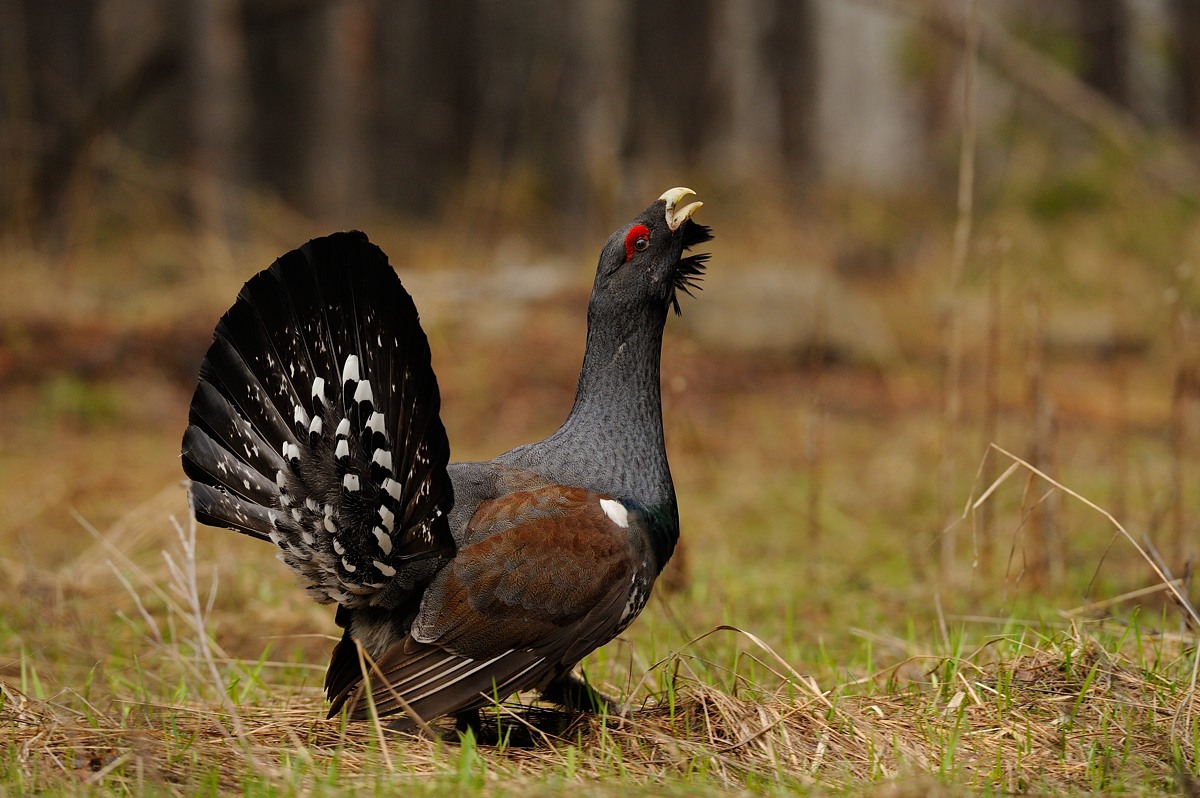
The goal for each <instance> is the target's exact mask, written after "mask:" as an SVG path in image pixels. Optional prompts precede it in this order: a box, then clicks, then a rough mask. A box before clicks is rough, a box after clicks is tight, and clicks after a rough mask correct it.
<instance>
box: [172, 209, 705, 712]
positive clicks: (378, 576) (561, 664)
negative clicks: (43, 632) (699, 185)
mask: <svg viewBox="0 0 1200 798" xmlns="http://www.w3.org/2000/svg"><path fill="white" fill-rule="evenodd" d="M693 193H694V192H692V191H691V190H689V189H684V188H675V189H671V190H670V191H668V192H666V193H665V194H663V195H662V197H660V198H659V199H658V201H656V202H655V203H654V204H652V205H651V206H650V207H649V208H647V209H646V210H645V211H643V212H642V213H641V214H639V215H638V216H637V217H635V218H634V219H633V220H632V221H630V222H629V223H628V224H626V225H624V226H623V227H621V228H620V229H619V230H617V231H616V232H615V233H613V235H612V236H611V237H610V238H609V240H608V242H607V243H606V244H605V245H604V249H603V250H602V251H601V253H600V263H599V268H598V269H597V272H596V281H595V285H594V287H593V289H592V296H591V300H590V302H589V304H588V332H587V349H586V353H585V355H584V361H583V368H582V370H581V372H580V375H579V386H578V391H577V393H576V396H575V404H574V406H573V407H572V408H571V412H570V414H569V415H568V416H567V419H566V421H565V422H563V424H562V426H561V427H559V429H558V431H556V432H555V433H554V434H553V435H551V436H550V437H548V438H546V439H545V440H544V441H541V442H539V443H533V444H529V445H526V446H521V447H518V448H516V449H513V450H512V451H509V452H506V453H504V454H502V455H500V456H499V457H497V458H496V459H494V460H491V461H488V462H474V463H450V462H449V459H450V449H449V445H448V444H447V441H446V432H445V429H444V428H443V426H442V422H441V420H440V418H439V402H440V400H439V394H438V386H437V379H436V377H435V376H434V373H433V370H432V368H431V366H430V355H429V345H428V343H427V341H426V338H425V334H424V332H422V330H421V327H420V324H419V321H418V317H417V311H416V308H415V307H414V305H413V301H412V299H411V298H410V297H409V295H408V293H407V292H406V291H405V290H404V288H403V286H402V285H401V284H400V280H399V279H398V278H397V277H396V274H395V272H394V271H393V270H392V268H391V266H390V265H389V264H388V261H387V258H386V256H385V255H384V254H383V252H381V251H380V250H379V249H378V248H377V247H375V246H374V245H372V244H371V243H370V242H369V241H368V240H367V238H366V236H364V235H363V234H362V233H357V232H353V233H338V234H335V235H332V236H328V237H326V238H318V239H315V240H313V241H310V242H309V243H307V244H306V245H304V246H303V247H301V248H300V249H298V250H295V251H293V252H289V253H288V254H287V255H284V256H283V257H282V258H280V259H279V260H277V261H276V262H275V263H274V264H272V266H271V267H270V268H269V269H267V270H266V271H263V272H261V273H259V274H258V275H256V276H255V277H253V278H252V279H251V280H250V281H249V282H248V283H246V285H245V286H244V287H243V288H242V291H241V293H240V294H239V295H238V299H237V302H236V303H235V304H234V305H233V307H231V308H230V309H229V311H228V312H227V313H226V314H225V315H224V316H223V317H222V318H221V320H220V322H219V323H218V324H217V328H216V331H215V333H214V340H213V343H212V346H211V347H210V348H209V350H208V353H207V354H206V356H205V359H204V362H203V364H202V366H201V369H200V381H199V385H198V386H197V388H196V392H195V395H194V396H193V398H192V405H191V412H190V415H189V426H188V428H187V432H186V433H185V434H184V438H183V467H184V471H185V472H186V473H187V475H188V477H190V478H191V480H192V482H191V498H192V503H193V507H194V510H195V513H196V518H197V519H198V520H199V521H201V522H203V523H205V524H211V525H213V526H221V527H228V528H230V529H234V530H237V531H239V532H243V533H245V534H248V535H251V536H253V537H257V538H261V539H263V540H269V541H271V542H273V543H274V544H275V545H276V546H277V547H278V549H279V552H278V554H277V556H278V558H279V559H280V560H282V561H283V562H284V563H285V564H287V565H288V567H290V568H291V569H292V570H293V571H295V573H296V574H297V575H298V576H299V578H300V581H301V583H302V584H303V585H304V588H305V589H306V590H307V591H308V592H309V594H310V595H311V596H312V597H313V598H315V599H316V600H317V601H319V602H322V603H335V604H337V605H338V607H337V623H338V624H339V625H340V626H342V627H343V628H344V629H345V633H344V635H343V638H342V641H341V642H340V643H338V645H337V647H336V648H335V649H334V651H333V657H332V661H331V662H330V665H329V671H328V674H327V676H326V679H325V689H326V692H327V694H328V696H329V699H330V701H331V702H332V706H331V708H330V715H333V714H335V713H337V712H339V711H340V710H341V709H342V708H343V707H346V708H347V711H348V713H349V715H350V717H352V718H359V719H361V718H365V717H367V715H368V714H369V712H370V706H371V705H372V704H373V706H374V708H375V711H377V712H378V713H380V714H390V713H395V712H400V711H404V712H407V713H409V715H408V716H405V718H403V719H401V721H400V722H399V725H401V726H404V725H405V724H408V725H411V723H412V718H411V715H412V714H415V715H416V716H418V717H420V718H422V719H425V720H429V719H432V718H436V717H438V716H441V715H446V714H454V715H456V716H458V717H459V718H460V720H461V719H467V718H470V717H471V716H472V713H474V712H475V711H476V710H477V709H478V708H480V707H482V706H484V705H486V704H489V703H491V702H494V701H495V700H497V699H503V698H504V697H506V696H509V695H511V694H513V693H515V692H518V691H523V690H538V691H541V692H542V694H543V697H545V698H547V699H549V700H551V701H554V702H557V703H560V704H563V705H567V706H573V707H586V706H590V705H594V704H596V703H597V702H600V701H602V699H601V698H600V697H599V696H598V695H597V694H595V693H593V692H591V691H590V690H589V689H588V688H587V687H586V685H584V684H583V682H582V681H581V680H579V679H578V677H575V676H574V675H573V674H572V668H573V667H574V666H575V665H576V664H577V663H578V662H579V661H580V660H581V659H582V658H583V657H584V656H586V655H587V654H588V653H589V652H591V651H593V650H595V649H596V648H598V647H600V646H602V645H604V644H605V643H607V642H608V641H609V640H611V639H613V637H615V636H616V635H617V634H619V633H620V632H621V631H622V630H624V629H625V627H627V626H628V625H629V624H630V623H631V622H632V621H633V619H634V618H636V617H637V615H638V613H639V612H640V611H641V610H642V607H643V606H644V605H645V603H646V599H647V597H648V596H649V594H650V589H651V587H652V586H653V584H654V580H655V578H656V577H657V576H658V574H659V573H660V572H661V571H662V569H663V567H664V566H665V565H666V563H667V560H668V559H670V557H671V552H672V551H673V550H674V548H675V543H676V541H677V540H678V538H679V517H678V512H677V509H676V503H675V490H674V486H673V485H672V482H671V472H670V469H669V467H668V465H667V455H666V450H665V448H664V445H663V426H662V410H661V402H660V393H659V360H660V351H661V346H662V333H663V327H664V325H665V323H666V319H667V315H668V310H669V309H670V308H672V307H674V308H675V311H676V312H678V311H679V304H678V299H677V292H679V291H681V290H682V291H684V292H687V291H688V290H689V288H691V287H693V285H694V282H693V281H694V280H696V279H697V278H698V276H699V275H700V274H701V273H702V271H703V269H704V262H705V260H706V259H707V255H691V256H686V257H685V256H684V253H685V251H686V250H688V249H689V248H690V247H693V246H695V245H697V244H700V243H703V242H705V241H708V240H709V239H710V238H711V235H710V233H709V229H708V228H707V227H705V226H703V225H699V224H697V223H695V222H693V221H692V220H691V216H692V214H694V213H695V211H696V210H697V209H698V208H699V207H700V205H701V203H699V202H693V203H691V204H688V205H683V206H681V202H682V201H683V200H684V199H685V198H686V197H687V196H688V195H691V194H693ZM356 641H357V643H359V644H361V646H362V654H363V656H362V657H360V652H359V648H358V646H356ZM364 660H365V661H367V662H368V663H369V662H370V661H371V660H374V662H375V663H376V665H377V667H378V672H380V673H382V674H383V675H384V676H386V679H387V684H384V683H383V681H382V680H381V679H379V678H378V677H377V675H376V672H375V671H374V670H372V669H371V666H370V665H369V664H368V666H367V668H368V669H367V671H366V673H367V674H368V675H369V676H370V678H368V679H366V680H364V671H363V668H362V667H361V665H360V663H361V662H363V661H364ZM364 685H365V686H366V687H364ZM366 689H369V690H370V691H371V700H370V701H368V700H367V696H366V695H365V693H366Z"/></svg>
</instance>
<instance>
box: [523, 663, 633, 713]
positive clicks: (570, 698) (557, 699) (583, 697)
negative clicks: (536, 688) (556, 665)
mask: <svg viewBox="0 0 1200 798" xmlns="http://www.w3.org/2000/svg"><path fill="white" fill-rule="evenodd" d="M542 700H543V701H549V702H550V703H552V704H558V705H559V706H560V707H563V708H565V709H569V710H572V711H575V712H596V713H604V714H608V715H620V714H624V713H623V712H622V709H621V704H620V702H619V701H617V700H616V699H615V698H609V697H608V696H606V695H604V693H601V692H600V691H599V690H597V689H596V688H594V687H592V686H591V685H590V684H588V683H587V680H586V679H584V678H582V677H580V676H576V675H575V674H574V673H572V672H571V671H567V672H566V673H565V674H563V675H562V676H559V677H558V678H557V679H555V680H554V681H552V682H550V684H548V685H547V686H546V689H545V690H543V691H542Z"/></svg>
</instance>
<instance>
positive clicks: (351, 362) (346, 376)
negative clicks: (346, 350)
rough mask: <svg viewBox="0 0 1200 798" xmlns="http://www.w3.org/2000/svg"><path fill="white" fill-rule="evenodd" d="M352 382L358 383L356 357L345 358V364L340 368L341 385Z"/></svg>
mask: <svg viewBox="0 0 1200 798" xmlns="http://www.w3.org/2000/svg"><path fill="white" fill-rule="evenodd" d="M351 380H353V381H354V382H358V380H359V376H358V355H350V357H348V358H346V364H345V365H344V366H342V385H345V384H346V383H348V382H350V381H351Z"/></svg>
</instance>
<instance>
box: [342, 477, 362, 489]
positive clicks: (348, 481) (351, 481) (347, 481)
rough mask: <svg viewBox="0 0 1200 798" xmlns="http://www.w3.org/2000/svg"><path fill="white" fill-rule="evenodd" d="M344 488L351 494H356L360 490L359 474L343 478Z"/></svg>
mask: <svg viewBox="0 0 1200 798" xmlns="http://www.w3.org/2000/svg"><path fill="white" fill-rule="evenodd" d="M342 487H343V488H345V489H346V490H348V491H350V492H351V493H356V492H357V491H358V488H359V485H358V475H357V474H347V475H346V476H344V477H342Z"/></svg>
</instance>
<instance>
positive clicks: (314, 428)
mask: <svg viewBox="0 0 1200 798" xmlns="http://www.w3.org/2000/svg"><path fill="white" fill-rule="evenodd" d="M324 429H325V422H324V421H322V420H321V417H320V416H313V420H312V423H311V424H309V425H308V433H309V434H310V435H320V434H321V432H322V430H324Z"/></svg>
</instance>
